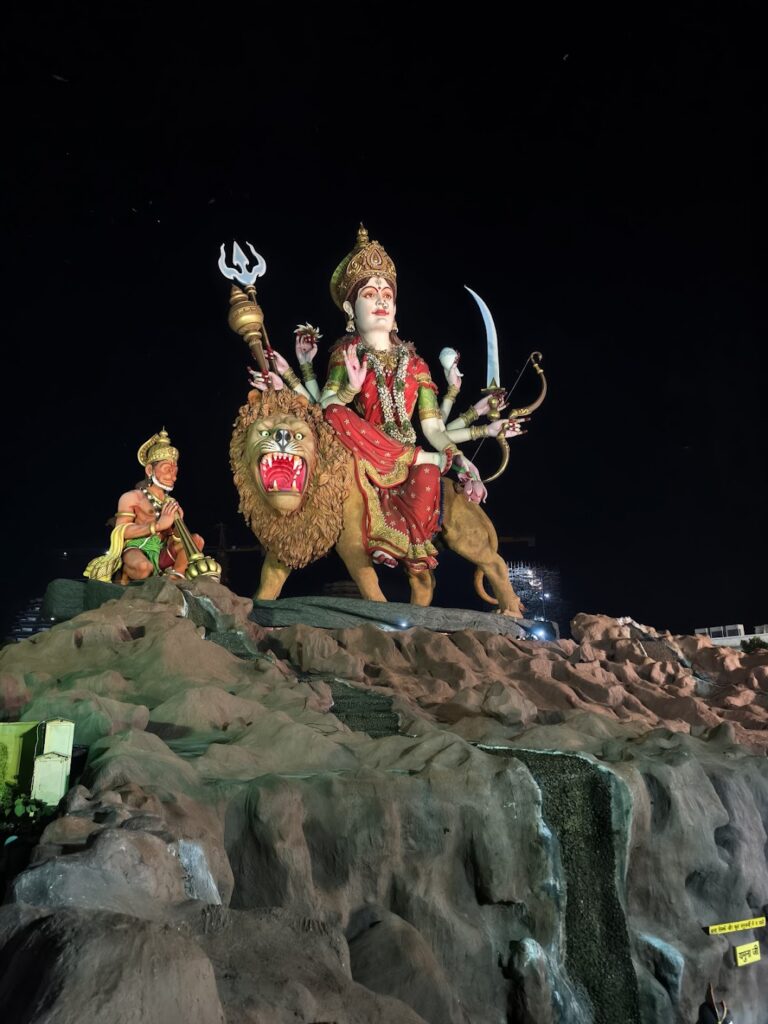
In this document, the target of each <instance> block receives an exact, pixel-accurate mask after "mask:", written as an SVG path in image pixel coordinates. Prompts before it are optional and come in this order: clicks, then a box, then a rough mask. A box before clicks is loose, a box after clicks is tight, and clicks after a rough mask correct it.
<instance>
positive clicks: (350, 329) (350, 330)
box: [346, 317, 355, 334]
mask: <svg viewBox="0 0 768 1024" xmlns="http://www.w3.org/2000/svg"><path fill="white" fill-rule="evenodd" d="M346 331H347V334H354V333H355V321H354V318H353V317H350V318H349V320H347V327H346Z"/></svg>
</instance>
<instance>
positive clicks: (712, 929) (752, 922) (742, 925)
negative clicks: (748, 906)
mask: <svg viewBox="0 0 768 1024" xmlns="http://www.w3.org/2000/svg"><path fill="white" fill-rule="evenodd" d="M747 928H765V917H748V918H747V919H746V921H730V922H729V923H728V924H711V925H710V926H709V927H708V928H707V931H708V932H709V934H710V935H725V934H726V932H743V931H746V930H747Z"/></svg>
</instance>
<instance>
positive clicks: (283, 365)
mask: <svg viewBox="0 0 768 1024" xmlns="http://www.w3.org/2000/svg"><path fill="white" fill-rule="evenodd" d="M267 356H268V357H269V359H270V360H271V361H272V363H274V367H275V369H276V370H277V372H278V373H279V374H283V373H285V371H286V370H290V368H291V367H290V365H289V363H288V360H287V359H283V357H282V356H281V355H280V353H279V352H278V351H277V349H276V348H271V349H269V350H268V352H267Z"/></svg>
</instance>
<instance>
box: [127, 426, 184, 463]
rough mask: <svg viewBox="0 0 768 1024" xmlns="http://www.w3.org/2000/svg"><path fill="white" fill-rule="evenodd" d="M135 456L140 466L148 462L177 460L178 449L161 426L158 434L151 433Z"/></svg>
mask: <svg viewBox="0 0 768 1024" xmlns="http://www.w3.org/2000/svg"><path fill="white" fill-rule="evenodd" d="M136 458H137V459H138V460H139V462H140V463H141V465H142V466H148V465H149V463H150V462H163V461H166V460H167V461H168V462H178V461H179V449H178V448H174V447H173V445H172V444H171V439H170V437H168V433H167V431H166V429H165V427H163V429H162V430H161V431H160V433H159V434H153V435H152V437H150V439H149V440H148V441H145V442H144V444H143V445H142V446H141V448H139V450H138V451H137V452H136Z"/></svg>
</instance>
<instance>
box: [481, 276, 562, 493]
mask: <svg viewBox="0 0 768 1024" xmlns="http://www.w3.org/2000/svg"><path fill="white" fill-rule="evenodd" d="M464 287H465V288H466V290H467V291H468V292H469V294H470V295H471V296H472V298H473V299H474V300H475V302H476V303H477V305H478V307H479V309H480V315H481V316H482V318H483V323H484V324H485V335H486V342H487V350H488V369H487V376H486V386H485V387H484V388H483V394H486V395H489V399H488V419H490V420H498V419H500V418H501V412H500V410H499V405H500V404H501V402H502V399H503V397H504V392H503V389H502V388H501V384H500V380H499V378H500V377H501V373H500V371H499V339H498V336H497V334H496V325H495V324H494V322H493V317H492V316H491V311H490V309H488V306H487V305H486V304H485V302H484V301H483V300H482V299H481V298H480V296H479V295H478V294H477V292H474V291H472V289H471V288H469V287H467V285H464ZM542 358H543V357H542V354H541V352H531V354H530V355H529V356H528V358H527V359H526V361H525V363H524V364H523V368H522V370H521V371H520V373H519V374H518V375H517V380H516V381H515V383H514V384H513V385H512V387H511V388H510V390H509V392H508V395H507V397H508V396H509V395H511V394H512V392H513V391H514V390H515V388H516V387H517V385H518V384H519V383H520V378H521V377H522V376H523V373H524V372H525V368H526V366H527V365H528V364H529V363H530V364H531V366H532V367H533V369H534V370H535V371H536V373H537V374H538V376H539V385H540V391H539V395H538V397H537V398H536V399H535V401H533V402H532V403H531V404H530V405H526V406H520V408H517V409H510V410H509V411H508V412H507V415H506V416H505V417H504V419H505V426H506V422H508V421H509V420H514V419H519V418H520V417H521V416H530V414H531V413H532V412H534V411H535V410H536V409H538V408H539V406H540V405H541V403H542V402H543V401H544V399H545V398H546V397H547V378H546V377H545V376H544V371H543V370H542V368H541V366H540V362H541V360H542ZM496 440H497V442H498V445H499V447H500V448H501V462H500V463H499V467H498V469H497V470H496V472H495V473H492V474H491V475H490V476H488V477H485V479H484V480H483V483H490V482H491V481H492V480H497V479H498V478H499V477H500V476H501V474H502V473H503V472H504V470H505V469H506V468H507V466H508V465H509V441H507V439H506V437H505V436H504V428H502V430H501V431H500V432H499V433H498V434H497V435H496ZM480 444H482V441H481V442H480ZM478 450H479V446H478Z"/></svg>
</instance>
